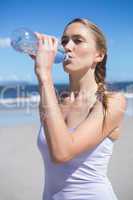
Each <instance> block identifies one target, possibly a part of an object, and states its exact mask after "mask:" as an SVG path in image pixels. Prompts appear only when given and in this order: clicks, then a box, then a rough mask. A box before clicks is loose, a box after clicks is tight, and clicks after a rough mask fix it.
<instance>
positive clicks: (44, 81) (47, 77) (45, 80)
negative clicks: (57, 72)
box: [38, 72, 52, 87]
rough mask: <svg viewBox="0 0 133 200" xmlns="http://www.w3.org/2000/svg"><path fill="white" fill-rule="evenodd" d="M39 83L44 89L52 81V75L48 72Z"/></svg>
mask: <svg viewBox="0 0 133 200" xmlns="http://www.w3.org/2000/svg"><path fill="white" fill-rule="evenodd" d="M38 81H39V85H40V86H41V87H42V86H44V85H46V84H48V83H50V82H51V81H52V74H51V73H48V72H47V73H45V74H44V76H43V77H41V79H39V80H38Z"/></svg>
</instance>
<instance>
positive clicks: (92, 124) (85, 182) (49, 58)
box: [35, 19, 126, 200]
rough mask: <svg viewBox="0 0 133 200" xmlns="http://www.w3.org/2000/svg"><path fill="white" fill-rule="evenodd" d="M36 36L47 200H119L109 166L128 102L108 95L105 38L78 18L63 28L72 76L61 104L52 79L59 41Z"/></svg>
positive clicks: (40, 139) (67, 65) (66, 65)
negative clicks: (112, 183)
mask: <svg viewBox="0 0 133 200" xmlns="http://www.w3.org/2000/svg"><path fill="white" fill-rule="evenodd" d="M36 34H37V37H38V39H39V47H38V52H37V56H36V58H35V73H36V75H37V78H38V81H39V86H40V116H41V124H42V126H41V129H40V132H39V136H38V146H39V149H40V151H41V154H42V157H43V160H44V163H45V186H44V194H43V200H71V199H73V200H116V199H117V197H116V196H115V193H114V191H113V189H112V186H111V183H110V181H109V179H108V177H107V166H108V162H109V159H110V157H111V154H112V149H113V145H114V142H115V140H117V139H118V137H119V135H120V133H119V126H120V124H121V122H122V119H123V116H124V112H125V109H126V100H125V97H124V95H123V94H122V93H118V92H109V91H107V87H106V83H105V74H106V59H107V47H106V41H105V38H104V35H103V34H102V32H101V30H100V29H99V28H98V27H97V26H96V25H94V24H93V23H91V22H90V21H88V20H87V19H74V20H73V21H71V22H70V23H69V24H68V25H67V26H66V27H65V30H64V33H63V36H62V39H61V41H62V45H63V47H64V49H65V52H66V53H68V55H69V59H68V60H66V61H64V62H63V66H64V70H65V71H66V72H67V73H68V74H69V80H70V84H69V91H70V95H68V97H65V98H64V99H61V100H62V101H60V98H58V97H57V95H56V93H55V89H54V84H53V79H52V65H53V61H54V58H55V55H56V51H57V39H56V38H54V37H51V36H46V35H43V34H40V33H36Z"/></svg>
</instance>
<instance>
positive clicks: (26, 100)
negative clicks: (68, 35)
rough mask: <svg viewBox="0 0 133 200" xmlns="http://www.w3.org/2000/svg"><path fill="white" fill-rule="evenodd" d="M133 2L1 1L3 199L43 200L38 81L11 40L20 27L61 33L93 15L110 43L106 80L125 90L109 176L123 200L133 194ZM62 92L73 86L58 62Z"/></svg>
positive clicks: (58, 84)
mask: <svg viewBox="0 0 133 200" xmlns="http://www.w3.org/2000/svg"><path fill="white" fill-rule="evenodd" d="M132 10H133V1H132V0H116V1H115V0H108V1H106V0H93V1H92V0H82V1H81V0H79V1H75V0H67V1H65V0H55V1H54V0H53V1H52V0H49V1H47V0H46V1H43V0H38V1H36V0H29V1H26V0H21V1H19V0H1V3H0V157H1V164H0V177H1V178H0V199H1V200H29V199H32V200H39V199H41V197H42V191H43V184H44V176H45V173H44V169H43V162H42V159H41V156H40V153H39V151H38V148H37V136H38V131H39V127H40V121H39V114H38V103H39V93H38V84H37V80H36V77H35V75H34V63H33V61H32V60H31V59H30V57H29V56H27V55H26V54H23V53H19V52H16V51H15V50H14V49H13V48H12V47H11V46H10V45H9V39H10V37H11V35H12V32H13V31H14V30H15V29H17V28H21V27H26V28H29V29H31V30H32V31H36V32H42V33H45V34H49V35H54V36H56V37H58V38H60V37H61V36H62V33H63V30H64V27H65V25H66V24H67V23H68V22H69V21H71V20H72V19H74V18H77V17H83V18H88V19H89V20H91V21H92V22H93V23H95V24H96V25H98V26H99V27H100V28H101V29H102V30H103V32H104V34H105V36H106V39H107V44H108V61H107V77H106V82H107V84H108V87H109V88H110V89H111V90H113V91H114V90H115V91H121V92H123V93H124V95H125V97H126V99H127V110H126V113H125V117H124V120H123V124H122V126H121V132H122V134H121V137H120V139H119V140H118V141H116V142H115V145H114V154H113V157H112V159H111V161H110V165H109V172H108V175H109V177H110V180H111V182H112V185H113V188H114V190H115V192H116V194H117V196H118V199H120V200H125V199H126V200H132V199H133V191H132V188H133V181H132V172H131V169H132V168H133V153H132V152H133V147H132V141H133V136H132V130H133V125H132V123H133V45H132V44H133V12H132ZM52 73H53V81H54V86H55V89H56V90H57V92H59V93H60V92H61V91H64V90H67V89H68V82H69V77H68V74H67V73H66V72H64V70H63V67H62V64H54V65H53V69H52Z"/></svg>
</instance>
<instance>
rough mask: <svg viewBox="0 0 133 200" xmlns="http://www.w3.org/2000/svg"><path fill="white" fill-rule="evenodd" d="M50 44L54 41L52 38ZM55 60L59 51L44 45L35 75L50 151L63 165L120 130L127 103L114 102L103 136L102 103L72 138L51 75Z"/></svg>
mask: <svg viewBox="0 0 133 200" xmlns="http://www.w3.org/2000/svg"><path fill="white" fill-rule="evenodd" d="M48 40H50V39H49V38H48ZM51 42H52V41H51V40H50V41H49V45H51V46H52V44H51ZM54 56H55V50H53V49H52V47H51V51H49V49H46V48H45V46H44V45H43V44H40V49H39V52H38V55H37V58H36V63H35V71H36V75H37V77H38V80H39V84H40V97H41V102H40V104H41V112H42V113H43V112H45V117H44V118H42V124H43V126H44V129H45V130H46V132H45V134H46V138H47V143H48V147H49V150H50V153H51V157H52V159H53V161H54V162H60V163H62V162H66V161H68V160H70V159H72V158H74V157H75V156H77V155H79V154H80V153H82V152H84V151H86V150H91V149H92V148H94V147H95V146H96V145H97V144H99V143H100V142H101V141H102V140H103V139H104V138H105V137H106V136H107V135H108V134H109V133H110V131H111V130H112V129H113V128H115V127H116V126H118V125H119V124H120V122H121V120H122V118H123V114H124V111H125V107H126V106H125V105H126V102H125V99H124V97H123V96H122V95H121V94H119V95H117V96H115V98H114V99H112V100H111V101H110V103H109V110H108V115H107V117H106V123H105V126H104V130H103V132H102V123H103V106H102V104H101V103H100V102H98V103H97V104H96V106H95V107H94V109H93V111H92V112H91V113H90V115H89V116H88V118H87V119H86V120H85V121H84V122H83V123H81V125H80V126H79V127H78V128H77V129H76V130H75V131H74V132H73V134H70V133H69V131H68V129H67V126H66V124H65V122H64V119H63V116H62V114H61V111H60V108H59V104H58V100H57V98H56V94H55V90H54V85H53V80H52V75H51V66H52V64H53V59H54ZM42 116H43V115H42Z"/></svg>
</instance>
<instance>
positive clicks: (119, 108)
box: [107, 92, 127, 114]
mask: <svg viewBox="0 0 133 200" xmlns="http://www.w3.org/2000/svg"><path fill="white" fill-rule="evenodd" d="M107 95H108V109H109V110H110V109H111V110H112V111H113V112H114V113H116V112H119V113H121V114H122V113H124V112H125V110H126V107H127V100H126V97H125V95H124V93H123V92H107Z"/></svg>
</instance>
